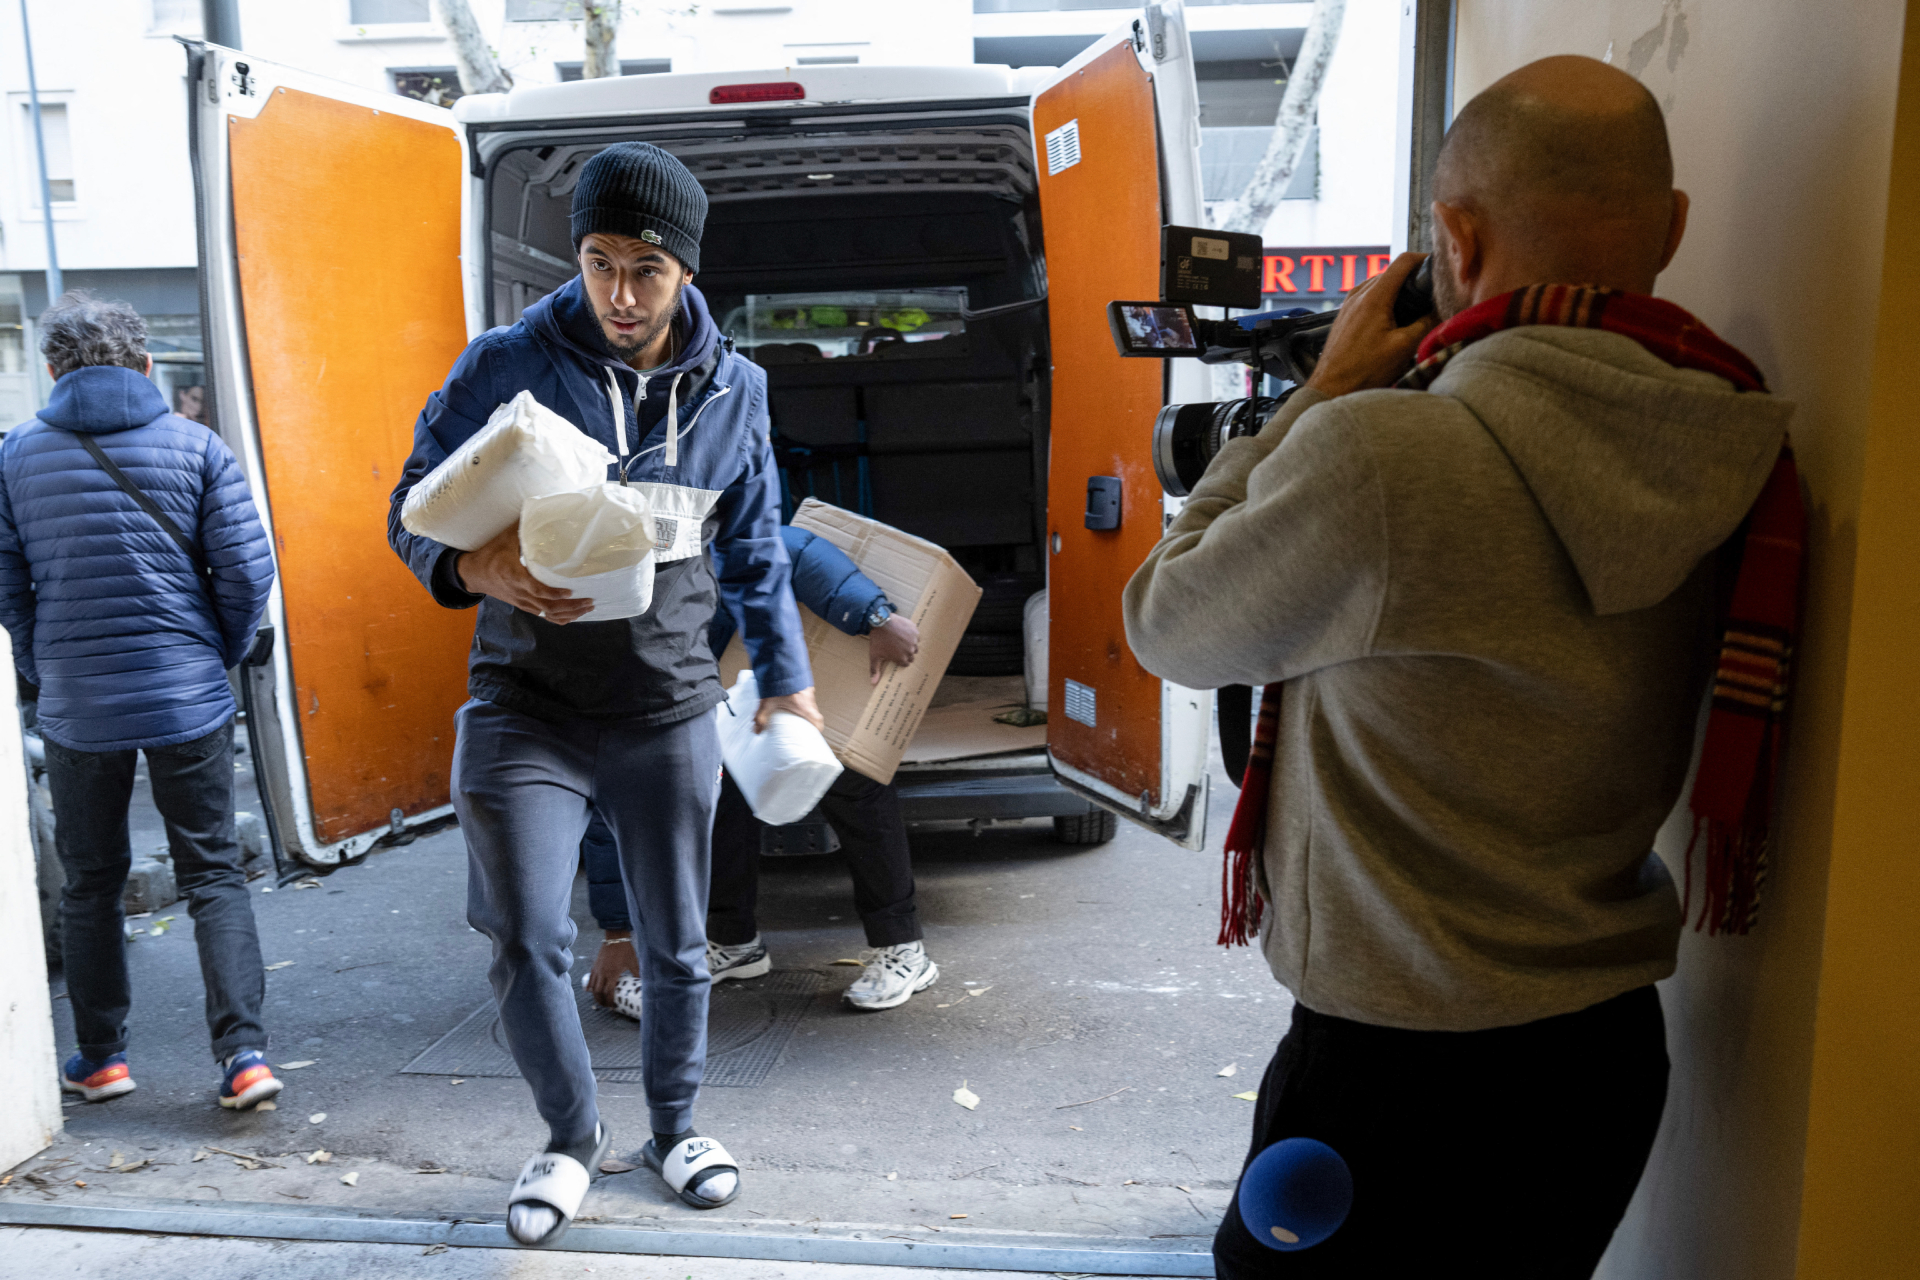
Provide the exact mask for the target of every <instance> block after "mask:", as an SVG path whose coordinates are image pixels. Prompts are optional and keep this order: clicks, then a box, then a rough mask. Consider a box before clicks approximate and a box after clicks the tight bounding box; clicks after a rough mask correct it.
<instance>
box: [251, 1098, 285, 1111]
mask: <svg viewBox="0 0 1920 1280" xmlns="http://www.w3.org/2000/svg"><path fill="white" fill-rule="evenodd" d="M253 1109H254V1110H255V1111H278V1110H279V1109H280V1104H279V1103H277V1102H275V1101H274V1100H273V1099H272V1098H268V1099H267V1100H266V1101H265V1102H256V1103H254V1104H253Z"/></svg>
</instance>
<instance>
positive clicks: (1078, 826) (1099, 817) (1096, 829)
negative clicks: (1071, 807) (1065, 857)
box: [1053, 809, 1120, 844]
mask: <svg viewBox="0 0 1920 1280" xmlns="http://www.w3.org/2000/svg"><path fill="white" fill-rule="evenodd" d="M1119 829H1120V819H1119V818H1117V817H1115V816H1114V815H1113V814H1112V813H1111V812H1109V811H1108V810H1106V809H1095V810H1094V811H1093V812H1092V813H1078V814H1074V815H1073V816H1072V817H1067V818H1055V819H1054V820H1053V838H1054V839H1055V840H1058V841H1059V842H1060V843H1061V844H1105V843H1106V842H1107V841H1109V840H1111V839H1113V837H1114V833H1115V832H1117V831H1119Z"/></svg>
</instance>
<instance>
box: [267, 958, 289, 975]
mask: <svg viewBox="0 0 1920 1280" xmlns="http://www.w3.org/2000/svg"><path fill="white" fill-rule="evenodd" d="M292 963H293V961H291V960H282V961H281V962H280V963H278V964H270V965H268V966H267V972H268V973H272V972H273V971H274V970H275V969H284V968H286V967H287V966H288V965H290V964H292Z"/></svg>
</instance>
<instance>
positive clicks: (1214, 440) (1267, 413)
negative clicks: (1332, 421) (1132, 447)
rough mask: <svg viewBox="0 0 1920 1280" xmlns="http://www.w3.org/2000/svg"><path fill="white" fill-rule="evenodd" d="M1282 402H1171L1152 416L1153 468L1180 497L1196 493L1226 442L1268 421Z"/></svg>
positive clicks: (1268, 399)
mask: <svg viewBox="0 0 1920 1280" xmlns="http://www.w3.org/2000/svg"><path fill="white" fill-rule="evenodd" d="M1280 403H1281V401H1280V400H1276V399H1274V398H1273V397H1272V396H1251V397H1248V398H1246V399H1244V400H1221V401H1218V402H1214V403H1201V404H1170V405H1168V406H1167V407H1166V408H1164V409H1162V410H1160V416H1159V417H1157V418H1155V419H1154V420H1153V471H1154V474H1155V475H1156V476H1158V477H1159V479H1160V487H1161V488H1163V489H1165V490H1166V491H1167V492H1168V493H1170V494H1172V495H1173V496H1174V497H1176V498H1184V497H1186V496H1187V495H1188V494H1189V493H1191V492H1193V486H1194V485H1196V484H1199V483H1200V477H1201V476H1203V475H1205V474H1206V471H1207V464H1208V463H1210V462H1212V461H1213V459H1214V455H1215V454H1217V453H1219V452H1220V448H1221V446H1222V445H1224V444H1226V442H1227V441H1229V440H1231V439H1233V438H1234V437H1236V436H1250V435H1253V434H1254V433H1255V432H1257V431H1259V430H1260V428H1261V427H1263V426H1265V425H1266V423H1267V419H1268V418H1270V417H1272V416H1273V411H1274V410H1275V409H1276V408H1278V407H1279V406H1280Z"/></svg>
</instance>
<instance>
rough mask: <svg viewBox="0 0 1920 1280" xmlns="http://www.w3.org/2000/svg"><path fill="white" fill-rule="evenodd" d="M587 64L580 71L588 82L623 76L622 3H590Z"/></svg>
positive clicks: (616, 0) (596, 0)
mask: <svg viewBox="0 0 1920 1280" xmlns="http://www.w3.org/2000/svg"><path fill="white" fill-rule="evenodd" d="M586 9H587V22H586V36H587V61H586V65H585V66H583V67H581V68H580V76H581V78H582V79H585V80H598V79H599V78H600V77H602V76H617V75H619V74H620V52H619V50H618V49H616V48H615V47H614V45H615V42H616V41H617V40H618V38H619V35H620V0H587V5H586Z"/></svg>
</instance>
